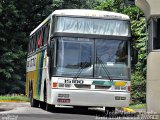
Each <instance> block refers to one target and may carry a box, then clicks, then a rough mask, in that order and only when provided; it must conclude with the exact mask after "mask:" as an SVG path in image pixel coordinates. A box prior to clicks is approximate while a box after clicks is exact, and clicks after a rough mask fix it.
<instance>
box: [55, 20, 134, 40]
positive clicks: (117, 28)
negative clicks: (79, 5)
mask: <svg viewBox="0 0 160 120" xmlns="http://www.w3.org/2000/svg"><path fill="white" fill-rule="evenodd" d="M129 26H130V25H129V21H126V20H111V19H96V18H94V19H93V18H72V17H58V18H57V24H56V26H55V32H63V33H81V34H96V35H114V36H129V37H130V36H131V34H130V27H129Z"/></svg>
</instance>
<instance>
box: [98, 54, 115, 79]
mask: <svg viewBox="0 0 160 120" xmlns="http://www.w3.org/2000/svg"><path fill="white" fill-rule="evenodd" d="M97 59H98V61H99V63H100V64H101V65H102V68H103V69H104V71H105V73H106V75H107V77H108V79H109V80H110V81H113V79H112V78H111V77H110V73H109V71H108V69H107V67H106V66H105V64H104V63H103V61H102V60H101V59H100V58H99V57H98V56H97Z"/></svg>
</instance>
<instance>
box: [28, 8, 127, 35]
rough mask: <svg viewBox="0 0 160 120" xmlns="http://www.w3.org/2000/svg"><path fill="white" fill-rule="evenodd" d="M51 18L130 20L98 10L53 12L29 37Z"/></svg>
mask: <svg viewBox="0 0 160 120" xmlns="http://www.w3.org/2000/svg"><path fill="white" fill-rule="evenodd" d="M51 16H82V17H96V18H106V19H119V20H130V18H129V16H127V15H124V14H120V13H115V12H108V11H100V10H89V9H62V10H55V11H54V12H53V13H52V14H51V15H49V16H48V17H47V18H46V19H45V20H44V21H43V22H42V23H41V24H40V25H39V26H38V27H36V28H35V29H34V30H33V31H32V32H31V33H30V36H31V35H32V34H33V33H34V32H36V31H37V30H38V29H39V28H40V27H41V26H43V25H44V24H45V23H46V22H47V21H48V20H49V19H50V18H51Z"/></svg>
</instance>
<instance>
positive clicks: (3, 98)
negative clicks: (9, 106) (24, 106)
mask: <svg viewBox="0 0 160 120" xmlns="http://www.w3.org/2000/svg"><path fill="white" fill-rule="evenodd" d="M0 101H3V102H4V101H23V102H29V98H28V97H26V96H24V95H5V96H0Z"/></svg>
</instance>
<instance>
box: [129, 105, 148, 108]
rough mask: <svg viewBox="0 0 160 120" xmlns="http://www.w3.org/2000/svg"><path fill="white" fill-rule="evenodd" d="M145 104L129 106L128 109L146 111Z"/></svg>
mask: <svg viewBox="0 0 160 120" xmlns="http://www.w3.org/2000/svg"><path fill="white" fill-rule="evenodd" d="M146 107H147V106H146V104H136V105H130V106H129V108H131V109H146Z"/></svg>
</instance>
